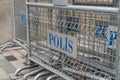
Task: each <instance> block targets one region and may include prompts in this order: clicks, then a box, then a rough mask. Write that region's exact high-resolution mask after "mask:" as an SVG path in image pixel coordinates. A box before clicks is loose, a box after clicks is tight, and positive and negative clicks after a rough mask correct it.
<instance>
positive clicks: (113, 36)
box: [109, 31, 118, 46]
mask: <svg viewBox="0 0 120 80" xmlns="http://www.w3.org/2000/svg"><path fill="white" fill-rule="evenodd" d="M117 36H118V35H117V32H116V31H110V41H109V45H110V46H112V45H113V41H114V40H117Z"/></svg>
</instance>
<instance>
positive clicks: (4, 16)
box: [0, 0, 11, 44]
mask: <svg viewBox="0 0 120 80" xmlns="http://www.w3.org/2000/svg"><path fill="white" fill-rule="evenodd" d="M10 26H11V23H10V0H0V28H1V30H0V44H3V43H5V42H7V41H10V40H11V27H10ZM5 35H6V36H5Z"/></svg>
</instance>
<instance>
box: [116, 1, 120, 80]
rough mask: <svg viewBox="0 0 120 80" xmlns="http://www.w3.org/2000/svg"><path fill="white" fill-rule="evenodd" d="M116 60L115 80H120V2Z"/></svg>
mask: <svg viewBox="0 0 120 80" xmlns="http://www.w3.org/2000/svg"><path fill="white" fill-rule="evenodd" d="M117 44H118V45H117V59H116V80H120V0H119V12H118V42H117Z"/></svg>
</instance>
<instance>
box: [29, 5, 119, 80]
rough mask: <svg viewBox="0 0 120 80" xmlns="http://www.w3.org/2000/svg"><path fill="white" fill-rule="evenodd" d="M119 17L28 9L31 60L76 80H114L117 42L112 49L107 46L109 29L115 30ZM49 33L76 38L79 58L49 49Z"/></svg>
mask: <svg viewBox="0 0 120 80" xmlns="http://www.w3.org/2000/svg"><path fill="white" fill-rule="evenodd" d="M117 16H118V14H116V13H105V12H101V13H100V12H93V11H79V10H78V11H76V10H66V9H52V8H44V7H42V8H41V7H38V8H36V7H29V20H28V21H29V22H28V23H29V28H30V29H29V32H30V35H29V37H30V47H29V48H30V51H31V57H30V59H31V60H34V61H35V62H38V63H44V64H46V65H48V66H50V67H52V68H53V69H55V70H57V71H60V72H62V73H64V74H65V75H67V76H70V77H72V78H73V79H75V80H92V79H95V80H96V79H99V80H104V79H107V80H114V79H115V59H116V48H115V46H116V43H115V42H114V43H113V46H114V47H112V48H111V47H109V46H108V42H109V38H108V36H109V35H108V34H110V33H109V32H108V30H109V29H111V28H112V30H116V28H117V26H118V19H117ZM102 29H103V30H102ZM47 30H52V31H54V32H59V33H62V34H66V35H70V36H73V37H75V38H77V58H72V57H69V56H68V55H66V54H64V53H62V52H59V51H56V50H54V49H52V48H49V46H48V43H47V42H48V38H47ZM41 65H42V64H41ZM53 72H54V70H53Z"/></svg>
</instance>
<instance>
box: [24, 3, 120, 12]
mask: <svg viewBox="0 0 120 80" xmlns="http://www.w3.org/2000/svg"><path fill="white" fill-rule="evenodd" d="M26 5H27V6H33V7H43V8H55V9H67V10H82V11H94V12H106V13H118V12H119V8H113V7H101V6H99V7H98V6H83V5H79V6H78V5H68V6H54V5H53V4H47V3H36V2H26Z"/></svg>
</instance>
